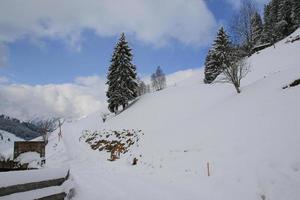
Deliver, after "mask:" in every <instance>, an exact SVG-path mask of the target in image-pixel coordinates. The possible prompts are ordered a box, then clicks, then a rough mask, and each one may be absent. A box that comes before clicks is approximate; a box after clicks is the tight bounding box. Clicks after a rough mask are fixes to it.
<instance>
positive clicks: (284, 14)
mask: <svg viewBox="0 0 300 200" xmlns="http://www.w3.org/2000/svg"><path fill="white" fill-rule="evenodd" d="M293 27H294V25H293V20H292V2H291V0H281V1H280V2H279V6H278V12H277V23H276V26H275V28H276V33H277V36H278V38H277V39H282V38H284V37H285V36H288V35H289V34H290V33H291V32H292V31H293Z"/></svg>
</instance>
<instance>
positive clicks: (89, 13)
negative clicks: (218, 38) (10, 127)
mask: <svg viewBox="0 0 300 200" xmlns="http://www.w3.org/2000/svg"><path fill="white" fill-rule="evenodd" d="M240 1H242V0H206V1H204V0H126V1H124V0H89V1H83V0H64V1H61V0H43V1H40V0H26V4H25V3H24V4H22V5H20V1H19V0H1V2H0V114H2V113H3V114H7V115H9V116H12V117H17V118H20V119H32V118H34V117H37V116H41V115H46V116H64V117H72V118H73V117H76V118H77V117H82V116H86V115H89V114H91V113H94V112H107V103H106V102H107V99H106V96H105V91H106V85H105V82H106V72H107V69H108V66H109V64H110V59H111V55H112V51H113V48H114V45H115V44H116V42H117V41H118V38H119V36H120V34H121V32H125V33H126V37H127V40H128V42H129V44H130V47H131V48H132V49H133V54H134V60H133V62H134V64H136V66H137V71H138V74H139V75H140V76H141V77H142V78H144V79H145V80H149V75H150V74H151V73H153V71H154V70H155V69H156V67H157V66H158V65H160V66H161V67H162V69H163V70H164V72H165V73H166V74H167V85H168V86H174V85H175V84H176V83H178V82H180V81H182V80H184V79H186V78H189V77H191V76H199V77H200V76H201V73H203V72H202V71H201V70H200V67H202V66H203V62H204V58H205V56H206V52H207V51H208V48H209V47H210V45H211V43H212V40H213V39H214V37H215V35H216V31H217V29H218V28H219V27H220V26H221V25H224V26H225V27H226V26H227V24H228V22H229V21H230V19H231V17H232V15H234V14H235V12H236V11H237V10H238V8H239V3H240ZM254 1H256V2H257V3H258V4H259V6H260V7H262V5H263V3H265V2H267V1H268V0H254Z"/></svg>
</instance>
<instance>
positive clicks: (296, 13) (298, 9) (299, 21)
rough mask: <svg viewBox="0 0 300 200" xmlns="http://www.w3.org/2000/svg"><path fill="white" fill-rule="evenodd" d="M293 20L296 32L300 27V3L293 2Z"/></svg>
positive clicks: (296, 0)
mask: <svg viewBox="0 0 300 200" xmlns="http://www.w3.org/2000/svg"><path fill="white" fill-rule="evenodd" d="M292 20H293V24H294V30H296V29H297V28H299V27H300V1H299V0H292Z"/></svg>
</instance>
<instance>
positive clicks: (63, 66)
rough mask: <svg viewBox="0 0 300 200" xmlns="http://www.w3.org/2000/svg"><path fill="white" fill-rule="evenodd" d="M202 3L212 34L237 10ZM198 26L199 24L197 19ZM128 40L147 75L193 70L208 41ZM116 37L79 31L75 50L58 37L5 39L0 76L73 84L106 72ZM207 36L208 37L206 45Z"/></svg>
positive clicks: (222, 4)
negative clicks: (211, 17) (160, 42)
mask: <svg viewBox="0 0 300 200" xmlns="http://www.w3.org/2000/svg"><path fill="white" fill-rule="evenodd" d="M206 5H207V7H208V9H209V10H210V11H211V12H212V14H213V15H214V18H215V20H216V26H215V27H213V28H212V29H213V31H212V32H211V33H215V28H216V27H218V26H219V24H224V23H225V24H226V23H227V22H228V20H229V19H230V17H231V16H232V14H233V12H235V11H236V9H234V7H233V5H232V4H231V3H228V2H227V1H217V0H213V1H207V3H206ZM199 12H201V10H200V9H199ZM198 26H202V24H201V21H199V24H198ZM127 38H128V41H129V43H130V46H131V47H132V49H133V53H134V63H135V64H136V65H137V68H138V73H139V74H140V75H141V76H143V75H148V74H150V73H152V72H153V71H154V70H155V68H156V66H158V65H160V66H161V67H162V68H163V70H164V71H165V72H166V73H167V74H170V73H173V72H175V71H178V70H183V69H187V68H198V67H200V66H202V65H203V59H204V58H205V54H206V52H207V49H208V45H207V44H205V45H199V44H197V43H194V44H184V43H182V42H180V41H177V40H175V39H172V40H170V41H168V43H167V44H164V45H163V46H156V45H153V44H148V43H145V42H143V41H140V40H138V39H136V38H135V36H134V34H132V33H129V34H127ZM117 39H118V35H117V34H115V35H113V36H99V35H97V34H95V32H94V31H92V30H83V32H82V33H81V39H80V50H74V49H72V47H69V46H68V45H67V44H66V42H65V41H64V40H63V39H60V38H58V39H57V38H54V39H53V38H47V37H45V38H39V39H38V40H33V39H32V38H31V37H29V36H26V35H25V36H22V37H20V38H17V39H16V40H15V41H13V42H11V43H7V45H6V49H7V50H8V61H7V63H6V66H5V67H2V68H0V74H1V76H5V77H7V78H9V79H10V80H11V81H13V82H15V83H23V84H30V85H35V84H49V83H56V84H57V83H65V82H72V81H73V80H74V79H75V78H76V77H78V76H90V75H100V76H105V74H106V71H107V67H108V65H109V60H110V57H111V53H112V50H113V46H114V45H115V43H116V41H117ZM211 39H212V37H210V38H207V41H209V42H208V43H210V41H211Z"/></svg>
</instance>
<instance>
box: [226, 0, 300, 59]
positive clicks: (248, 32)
mask: <svg viewBox="0 0 300 200" xmlns="http://www.w3.org/2000/svg"><path fill="white" fill-rule="evenodd" d="M298 27H300V1H299V0H271V1H270V2H269V3H268V4H266V5H265V7H264V12H263V19H262V17H261V16H260V14H259V12H258V10H257V7H256V5H255V3H254V1H252V0H244V1H243V2H242V5H241V8H240V10H239V12H238V14H237V15H236V16H234V18H233V20H232V23H231V26H230V29H231V35H232V38H233V40H234V43H235V44H236V45H237V46H238V47H239V48H240V50H243V51H244V55H245V56H250V55H251V54H252V53H254V52H255V51H256V49H257V48H258V47H261V46H265V47H267V46H270V45H273V44H274V43H275V42H277V41H279V40H281V39H283V38H284V37H286V36H288V35H289V34H291V33H292V32H293V31H295V30H296V29H297V28H298Z"/></svg>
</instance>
